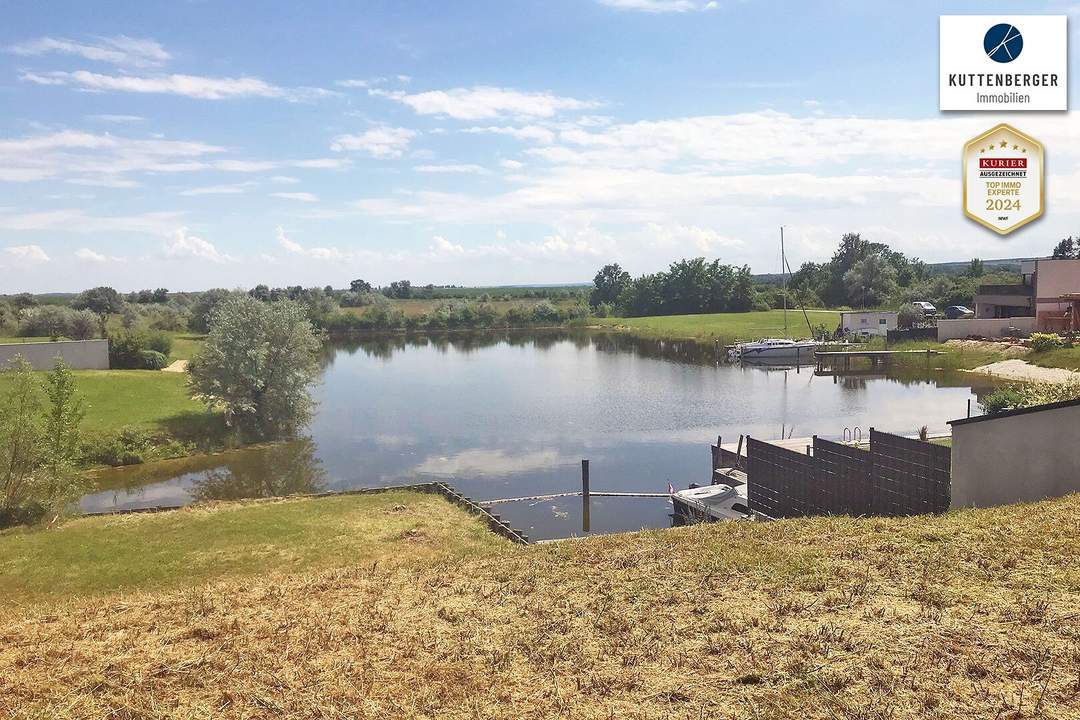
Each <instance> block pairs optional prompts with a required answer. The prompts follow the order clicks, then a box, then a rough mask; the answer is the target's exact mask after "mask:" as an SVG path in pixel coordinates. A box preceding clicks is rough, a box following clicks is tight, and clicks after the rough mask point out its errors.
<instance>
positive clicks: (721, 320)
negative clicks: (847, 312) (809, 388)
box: [591, 310, 840, 342]
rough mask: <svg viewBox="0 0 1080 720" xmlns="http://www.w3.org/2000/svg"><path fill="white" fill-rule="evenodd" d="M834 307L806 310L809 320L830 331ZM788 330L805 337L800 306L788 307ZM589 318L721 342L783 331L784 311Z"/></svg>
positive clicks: (652, 332)
mask: <svg viewBox="0 0 1080 720" xmlns="http://www.w3.org/2000/svg"><path fill="white" fill-rule="evenodd" d="M839 314H840V313H839V312H838V311H836V310H808V311H807V315H808V316H809V318H810V324H811V325H814V326H815V327H816V326H817V325H820V324H824V325H825V327H827V328H828V329H829V331H830V332H832V331H833V330H835V329H836V325H837V323H838V322H839V320H840V318H839ZM787 317H788V328H789V334H790V335H792V336H794V337H809V335H810V330H809V329H808V328H807V327H806V320H804V319H803V315H802V312H801V311H800V310H795V311H791V310H789V311H788V314H787ZM591 322H594V323H595V324H597V325H599V326H602V327H611V328H617V329H620V330H627V331H630V332H633V333H634V334H636V335H643V336H647V337H663V338H671V339H682V338H697V339H710V340H711V339H718V340H722V341H723V342H734V341H736V340H757V339H760V338H763V337H770V336H778V335H783V333H784V311H783V310H766V311H763V312H746V313H712V314H708V315H660V316H656V317H638V318H597V319H595V320H593V321H591Z"/></svg>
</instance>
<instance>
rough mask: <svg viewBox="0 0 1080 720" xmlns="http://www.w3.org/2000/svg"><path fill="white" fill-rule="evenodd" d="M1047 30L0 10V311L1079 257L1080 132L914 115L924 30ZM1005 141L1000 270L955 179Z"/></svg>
mask: <svg viewBox="0 0 1080 720" xmlns="http://www.w3.org/2000/svg"><path fill="white" fill-rule="evenodd" d="M1071 11H1072V8H1071V7H1070V5H1069V4H1065V3H1060V2H1052V3H1035V2H1030V3H1022V4H1021V3H1015V2H1014V3H1011V4H1003V3H992V2H980V3H931V2H908V3H868V2H855V1H849V2H845V1H842V0H835V1H833V2H798V3H795V2H791V3H781V2H765V1H763V0H744V1H735V0H730V1H727V2H724V1H723V0H720V1H718V2H706V1H698V0H577V1H574V2H571V1H563V0H547V1H545V2H505V1H503V2H466V1H463V2H459V3H445V2H366V3H361V2H310V3H306V4H304V5H303V6H296V5H285V4H273V3H250V2H215V1H213V0H204V1H192V2H173V3H145V2H138V3H136V2H132V3H126V2H109V3H83V2H51V3H48V4H45V3H40V2H9V3H7V4H6V6H5V12H4V15H5V23H4V24H3V26H2V27H0V50H2V51H0V107H3V108H4V110H3V113H2V114H0V273H2V277H3V278H4V282H3V284H2V285H0V292H18V291H23V290H32V291H64V290H77V289H81V288H83V287H86V286H89V285H96V284H111V285H114V286H116V287H117V288H120V289H123V290H130V289H136V288H142V287H156V286H165V287H169V288H171V289H177V290H180V289H192V290H194V289H202V288H206V287H212V286H227V287H232V286H243V287H249V286H251V285H254V284H256V283H259V282H266V283H269V284H274V285H282V284H298V283H300V284H305V285H312V284H314V285H325V284H333V285H335V286H338V287H341V286H344V285H346V284H347V283H348V281H349V280H350V279H352V278H354V277H362V278H365V279H368V280H369V281H371V282H375V283H388V282H389V281H390V280H393V279H398V278H409V279H411V280H413V282H415V283H428V282H434V283H456V284H501V283H543V282H574V281H582V280H588V279H590V278H591V277H592V275H593V274H594V273H595V271H596V269H597V268H598V267H599V266H600V265H602V264H604V263H607V262H611V261H618V262H620V263H622V264H623V265H624V266H625V267H627V268H628V269H629V270H631V271H632V272H634V273H635V274H637V273H641V272H648V271H652V270H656V269H659V268H662V267H664V266H665V265H666V264H667V263H668V262H670V261H671V260H674V259H678V258H681V257H694V256H698V255H705V256H707V257H719V258H721V259H722V260H723V261H724V262H731V263H737V264H742V263H748V264H750V265H751V266H752V267H753V269H754V270H755V271H756V272H771V271H776V270H777V269H778V268H779V257H778V255H779V252H778V247H777V236H778V227H779V226H780V225H781V224H783V225H785V226H786V227H787V231H786V232H787V237H788V239H789V252H790V260H791V261H792V263H793V264H796V265H797V264H798V263H800V262H802V261H803V260H823V259H826V258H827V257H828V256H829V254H830V253H831V251H832V248H833V247H834V245H835V243H836V241H837V240H838V238H839V236H840V235H841V234H842V233H844V232H847V231H858V232H862V233H863V235H864V237H868V238H871V239H875V240H881V241H885V242H888V243H890V244H892V245H893V246H895V247H897V248H899V249H902V250H903V251H905V252H908V253H910V254H912V255H917V256H920V257H922V258H924V259H926V260H931V261H938V260H961V259H966V258H969V257H972V256H976V255H977V256H981V257H984V258H988V257H1010V256H1021V255H1035V254H1042V253H1045V252H1047V251H1048V250H1049V249H1050V248H1051V247H1052V246H1053V244H1054V243H1055V242H1056V240H1057V239H1059V238H1060V237H1062V236H1064V235H1067V234H1069V233H1073V234H1077V233H1078V232H1080V224H1078V220H1080V212H1078V211H1080V204H1078V201H1080V167H1078V165H1077V161H1078V160H1080V145H1078V144H1077V140H1078V139H1080V137H1078V136H1080V132H1078V131H1080V126H1078V124H1077V122H1076V119H1075V116H1074V115H1073V114H1072V113H1019V114H1015V115H1013V116H1009V115H1007V114H994V113H971V114H955V113H947V114H946V113H939V112H938V111H937V75H936V73H937V22H938V20H937V18H938V15H940V14H946V13H958V14H963V13H979V14H993V13H995V12H1024V13H1038V12H1046V13H1064V12H1071ZM1070 23H1071V26H1070V36H1072V35H1073V34H1074V33H1075V28H1074V27H1072V25H1075V24H1076V23H1075V22H1074V21H1073V19H1072V18H1070ZM1071 39H1072V38H1071ZM1072 74H1073V75H1074V76H1075V73H1072ZM1002 120H1007V121H1009V122H1012V123H1014V124H1015V125H1017V126H1018V127H1019V128H1020V129H1021V130H1024V131H1025V132H1027V133H1028V134H1030V135H1033V136H1034V137H1036V138H1037V139H1039V140H1041V141H1043V143H1044V144H1045V146H1046V149H1047V173H1048V182H1047V212H1046V216H1045V217H1044V218H1043V219H1041V220H1039V221H1038V222H1036V223H1032V224H1031V225H1029V226H1028V227H1026V228H1025V229H1023V230H1021V231H1018V232H1016V233H1014V234H1012V235H1010V236H1008V237H1006V238H1004V239H1002V238H998V237H997V236H995V235H993V234H992V233H990V232H989V231H987V230H985V229H983V228H981V227H979V226H976V225H975V224H973V223H972V222H970V221H968V220H965V219H964V217H963V215H962V212H961V208H960V162H959V159H960V150H961V147H962V145H963V143H964V141H965V140H967V139H968V138H970V137H973V136H975V135H977V134H979V133H980V132H981V131H983V130H985V129H987V128H989V127H991V126H992V125H994V124H996V123H997V122H1000V121H1002Z"/></svg>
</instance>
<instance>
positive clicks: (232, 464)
mask: <svg viewBox="0 0 1080 720" xmlns="http://www.w3.org/2000/svg"><path fill="white" fill-rule="evenodd" d="M715 360H716V356H715V349H714V348H713V347H711V346H702V345H699V344H696V343H689V342H660V341H643V340H639V339H633V338H628V337H623V336H613V335H606V334H586V333H581V334H570V333H565V332H563V333H558V332H553V333H542V334H537V333H531V334H516V333H511V334H507V333H498V334H475V335H461V336H452V337H443V338H437V339H432V338H409V339H405V338H400V337H398V338H381V339H372V340H366V341H363V342H353V343H349V344H338V345H334V346H332V347H329V348H327V351H326V359H325V370H324V372H323V376H322V382H321V384H320V385H319V386H318V388H317V389H316V391H315V394H316V397H317V398H318V401H319V410H318V414H317V415H316V417H315V419H314V421H313V423H312V425H311V427H310V437H309V438H306V439H304V440H301V441H297V442H291V443H285V444H281V445H276V446H273V447H270V448H259V449H244V450H238V451H235V452H230V453H224V454H221V455H216V456H210V457H201V458H191V459H184V460H178V461H167V462H163V463H152V464H148V465H141V466H135V467H130V468H119V469H116V470H109V471H105V472H103V473H102V474H101V475H100V476H99V478H98V480H99V485H98V487H99V488H101V489H100V490H99V491H98V492H95V493H93V494H90V495H87V496H86V497H84V498H83V499H82V501H81V505H82V508H83V509H84V510H102V509H109V508H133V507H147V506H153V505H163V504H175V503H185V502H191V501H195V500H211V499H234V498H242V497H269V496H274V495H282V494H289V493H298V492H317V491H323V490H340V489H346V488H354V487H372V486H385V485H397V484H402V483H410V482H418V481H428V480H443V481H447V482H450V483H451V484H453V485H454V486H455V487H457V488H458V489H459V490H461V491H462V492H464V493H465V494H466V495H469V496H471V497H473V498H475V499H478V500H483V499H494V498H508V497H522V496H528V495H539V494H545V493H555V492H561V491H567V490H578V489H580V461H581V459H582V458H588V459H589V460H590V464H591V471H592V472H591V485H592V488H593V490H612V491H623V492H629V491H642V492H664V491H666V489H667V483H668V482H671V483H672V484H673V485H674V486H675V487H677V488H682V487H686V486H687V485H688V484H689V483H691V482H697V483H707V482H708V480H709V463H710V460H709V448H708V446H709V443H710V442H713V441H715V439H716V436H717V435H722V436H723V437H724V438H725V441H727V440H737V439H738V436H739V434H740V433H749V434H750V435H753V436H755V437H759V438H761V439H769V438H777V437H779V436H780V433H781V428H784V431H785V432H788V433H790V432H794V434H795V436H796V437H799V436H808V435H813V434H817V435H820V436H822V437H828V438H839V437H841V435H842V434H843V430H844V428H845V427H855V426H859V427H861V428H862V430H863V432H864V433H866V431H867V429H868V428H869V427H870V426H871V425H873V426H874V427H876V428H877V429H879V430H887V431H892V432H899V433H913V432H915V431H916V430H917V429H918V428H919V427H920V426H922V425H927V426H928V427H929V429H930V431H931V432H935V431H944V430H946V429H947V426H946V424H945V423H946V421H947V420H950V419H954V418H958V417H963V416H964V415H965V414H966V411H967V401H968V400H969V399H971V400H972V402H973V403H974V402H975V400H976V392H978V393H979V394H982V393H983V392H984V391H988V390H989V389H991V388H990V386H989V385H985V384H984V385H983V386H980V387H977V388H973V387H972V385H971V383H972V382H979V381H977V380H975V379H974V378H972V377H970V376H966V375H954V374H949V373H942V372H930V373H922V375H923V376H922V377H913V376H911V373H908V374H907V376H906V377H904V378H899V377H885V376H882V375H879V376H860V377H848V378H842V379H839V380H837V381H834V379H833V378H830V377H815V376H814V374H813V372H812V368H802V369H801V371H800V372H796V371H795V370H794V369H792V370H780V369H761V368H755V367H740V366H737V365H727V364H717V363H716V362H715ZM918 374H919V373H917V372H916V375H918ZM982 382H984V383H986V382H987V381H982ZM497 512H499V513H500V514H501V515H503V517H505V518H507V519H508V520H509V521H510V522H511V523H512V524H513V525H514V526H515V527H519V528H523V529H525V530H526V532H528V533H529V535H530V537H532V538H536V539H540V538H550V537H564V536H568V535H573V534H582V532H583V531H582V504H581V499H580V498H566V499H559V500H547V501H542V502H538V501H523V502H518V503H509V504H503V505H499V506H498V510H497ZM669 512H670V506H669V505H668V503H667V502H666V500H650V499H627V498H594V499H593V500H592V504H591V506H590V513H589V515H590V518H589V519H590V524H589V529H590V531H591V532H593V533H597V532H614V531H620V530H632V529H638V528H641V527H666V526H668V525H670V519H669V517H668V513H669Z"/></svg>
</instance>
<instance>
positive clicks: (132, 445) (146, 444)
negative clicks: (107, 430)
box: [83, 426, 153, 466]
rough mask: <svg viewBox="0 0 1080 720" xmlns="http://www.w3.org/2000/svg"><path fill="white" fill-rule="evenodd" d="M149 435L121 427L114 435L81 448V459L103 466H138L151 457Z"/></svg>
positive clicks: (133, 428) (131, 428) (141, 431)
mask: <svg viewBox="0 0 1080 720" xmlns="http://www.w3.org/2000/svg"><path fill="white" fill-rule="evenodd" d="M152 440H153V438H152V437H151V436H150V434H149V433H148V432H146V431H144V430H140V429H138V428H135V427H130V426H127V427H122V428H120V429H119V430H118V431H116V433H114V434H112V435H107V436H105V437H104V438H101V439H99V440H97V441H96V442H89V443H87V444H86V445H84V446H83V457H84V458H85V459H86V460H89V461H91V462H98V463H103V464H105V465H113V466H116V465H138V464H140V463H143V462H146V460H148V459H149V458H150V457H151V453H152V449H153V448H152Z"/></svg>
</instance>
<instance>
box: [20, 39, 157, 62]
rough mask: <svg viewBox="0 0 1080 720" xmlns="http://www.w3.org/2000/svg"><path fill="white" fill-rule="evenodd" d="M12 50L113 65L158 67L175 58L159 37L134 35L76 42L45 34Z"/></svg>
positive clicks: (30, 54)
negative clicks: (78, 58) (151, 38)
mask: <svg viewBox="0 0 1080 720" xmlns="http://www.w3.org/2000/svg"><path fill="white" fill-rule="evenodd" d="M8 50H9V52H12V53H14V54H16V55H23V56H37V55H46V54H49V53H56V54H59V55H75V56H77V57H81V58H84V59H86V60H93V61H95V62H106V63H111V64H113V65H131V66H134V67H156V66H159V65H164V64H165V63H166V62H168V60H169V59H170V58H171V57H172V56H171V55H169V53H168V52H166V51H165V48H163V47H161V45H160V44H159V43H158V42H157V41H156V40H149V39H144V38H132V37H128V36H126V35H117V36H114V37H107V38H98V39H96V40H95V41H93V42H77V41H74V40H66V39H64V38H53V37H43V38H38V39H37V40H30V41H28V42H24V43H19V44H18V45H13V46H11V47H10V48H8Z"/></svg>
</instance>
